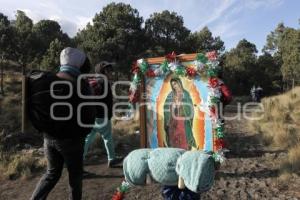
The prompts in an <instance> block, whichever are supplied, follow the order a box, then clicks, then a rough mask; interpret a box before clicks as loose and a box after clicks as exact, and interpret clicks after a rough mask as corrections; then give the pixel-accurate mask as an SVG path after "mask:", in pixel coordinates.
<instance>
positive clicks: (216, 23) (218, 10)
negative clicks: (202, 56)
mask: <svg viewBox="0 0 300 200" xmlns="http://www.w3.org/2000/svg"><path fill="white" fill-rule="evenodd" d="M110 2H113V1H110V0H85V1H82V0H72V1H70V0H68V1H67V0H21V1H20V0H0V12H2V13H3V14H5V15H6V16H8V17H9V19H14V18H15V14H16V11H17V10H22V11H24V12H25V13H26V14H27V15H28V16H29V17H30V18H31V19H32V20H33V21H34V22H38V21H39V20H41V19H52V20H56V21H58V22H59V23H60V25H61V27H62V30H63V31H64V32H66V33H68V34H69V36H71V37H72V36H75V35H76V32H77V31H78V30H80V29H83V28H84V27H85V26H86V24H87V23H88V22H92V19H93V17H94V16H95V14H96V13H99V12H101V10H102V8H103V7H105V6H106V5H107V4H108V3H110ZM114 2H123V3H126V4H130V5H131V6H132V7H133V8H136V9H137V10H138V11H139V14H140V16H142V17H143V19H144V20H146V19H147V18H149V17H150V15H151V14H152V13H154V12H161V11H163V10H169V11H174V12H176V13H177V14H178V15H181V16H182V17H183V19H184V24H185V26H186V27H187V28H188V29H190V30H191V31H193V32H194V31H199V30H201V29H202V28H203V27H204V26H207V27H208V28H209V29H210V30H211V31H212V33H213V35H214V36H220V37H221V39H222V40H223V41H224V42H225V47H226V50H230V49H231V48H234V47H235V46H236V45H237V43H238V42H239V41H240V40H241V39H243V38H245V39H247V40H248V41H250V42H252V43H254V44H255V45H256V46H257V49H258V50H259V51H260V50H261V49H262V48H263V46H264V44H265V43H266V37H267V35H268V34H269V33H270V32H271V31H272V30H274V29H275V28H276V26H277V24H278V23H279V22H283V23H284V24H285V25H286V26H289V27H293V28H300V25H299V21H298V19H300V0H121V1H117V0H115V1H114Z"/></svg>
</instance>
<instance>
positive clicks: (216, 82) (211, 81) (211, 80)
mask: <svg viewBox="0 0 300 200" xmlns="http://www.w3.org/2000/svg"><path fill="white" fill-rule="evenodd" d="M208 84H209V86H210V87H212V88H215V87H217V86H218V85H219V80H218V78H209V80H208Z"/></svg>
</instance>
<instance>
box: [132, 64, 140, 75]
mask: <svg viewBox="0 0 300 200" xmlns="http://www.w3.org/2000/svg"><path fill="white" fill-rule="evenodd" d="M139 71H140V68H139V66H138V64H137V61H135V62H133V64H132V66H131V72H132V73H134V74H136V73H139Z"/></svg>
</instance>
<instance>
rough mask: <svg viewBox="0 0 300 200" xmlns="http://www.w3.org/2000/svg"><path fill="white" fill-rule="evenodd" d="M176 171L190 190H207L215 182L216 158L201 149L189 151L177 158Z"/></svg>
mask: <svg viewBox="0 0 300 200" xmlns="http://www.w3.org/2000/svg"><path fill="white" fill-rule="evenodd" d="M176 172H177V174H179V175H180V177H181V178H182V179H183V180H184V184H185V185H186V187H187V188H189V190H191V191H193V192H204V191H207V190H209V189H210V188H211V187H212V185H213V183H214V176H215V166H214V159H213V157H212V156H211V155H209V154H206V153H204V152H201V151H187V152H185V153H184V154H183V155H182V156H181V157H180V158H179V159H178V160H177V164H176Z"/></svg>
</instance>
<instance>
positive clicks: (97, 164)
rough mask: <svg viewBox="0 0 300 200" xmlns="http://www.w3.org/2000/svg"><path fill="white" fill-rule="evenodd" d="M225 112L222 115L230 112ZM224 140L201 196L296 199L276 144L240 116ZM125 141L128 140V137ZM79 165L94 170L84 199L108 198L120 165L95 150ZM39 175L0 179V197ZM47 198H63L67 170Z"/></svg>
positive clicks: (131, 197)
mask: <svg viewBox="0 0 300 200" xmlns="http://www.w3.org/2000/svg"><path fill="white" fill-rule="evenodd" d="M234 114H235V113H234V112H232V113H230V112H229V113H228V114H227V115H234ZM226 130H227V139H228V144H229V148H230V150H231V151H230V153H229V154H228V159H227V161H226V163H225V164H223V165H222V166H221V168H220V170H219V171H218V172H217V174H216V180H215V184H214V186H213V188H212V189H211V190H210V191H208V192H206V193H204V194H202V195H201V197H202V199H224V200H227V199H228V200H234V199H237V200H240V199H245V200H248V199H260V200H261V199H272V200H276V199H280V200H282V199H289V200H291V199H300V190H299V186H300V178H299V177H298V176H297V175H294V176H290V177H289V178H288V180H285V181H282V180H281V179H279V176H280V173H279V164H278V163H279V162H278V160H279V159H280V158H283V157H284V156H286V152H285V151H284V150H282V149H270V148H268V147H265V145H263V144H262V143H261V140H260V135H258V134H256V133H251V132H249V131H248V129H247V125H246V121H245V120H241V121H237V120H233V121H227V122H226ZM131 137H132V139H129V140H128V138H127V140H126V141H127V142H122V141H120V142H119V144H118V145H117V151H118V153H119V154H122V155H126V154H127V153H129V152H130V151H131V150H132V149H134V148H138V147H137V143H138V136H137V135H132V136H131ZM128 141H131V142H128ZM85 169H86V170H88V171H90V172H93V173H95V174H96V175H95V176H93V177H91V178H87V179H84V181H83V199H84V200H110V199H111V198H112V195H113V193H114V192H115V190H116V188H117V187H118V186H119V185H120V184H121V182H122V180H123V173H122V167H121V166H120V167H117V168H113V169H108V168H107V161H106V156H105V155H104V154H103V153H101V152H98V153H96V155H92V156H91V157H90V158H89V160H88V162H87V163H86V165H85ZM41 175H42V174H36V175H35V176H34V177H33V178H31V179H27V180H5V181H2V182H0V199H1V200H25V199H29V198H30V195H31V193H32V191H33V190H34V188H35V185H36V184H37V182H38V180H39V178H40V177H41ZM160 190H161V189H160V185H157V184H153V185H148V186H145V187H134V188H131V189H130V191H129V192H128V193H127V194H126V196H125V200H162V197H161V194H160V193H161V191H160ZM48 199H49V200H65V199H68V175H67V172H66V170H64V173H63V175H62V177H61V179H60V181H59V183H58V184H57V185H56V187H55V188H54V190H53V191H52V192H51V193H50V195H49V198H48Z"/></svg>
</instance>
